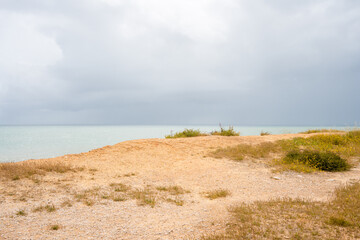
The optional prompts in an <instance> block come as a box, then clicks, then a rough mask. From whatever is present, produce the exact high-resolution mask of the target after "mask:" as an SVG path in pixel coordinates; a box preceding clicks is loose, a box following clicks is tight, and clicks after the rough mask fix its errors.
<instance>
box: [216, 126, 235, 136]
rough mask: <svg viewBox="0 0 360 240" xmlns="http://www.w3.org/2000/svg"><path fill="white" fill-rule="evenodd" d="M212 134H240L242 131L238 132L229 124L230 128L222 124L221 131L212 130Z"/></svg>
mask: <svg viewBox="0 0 360 240" xmlns="http://www.w3.org/2000/svg"><path fill="white" fill-rule="evenodd" d="M211 135H219V136H240V132H236V131H235V130H234V127H233V126H229V129H227V130H226V129H224V128H222V127H221V126H220V132H219V131H213V132H211Z"/></svg>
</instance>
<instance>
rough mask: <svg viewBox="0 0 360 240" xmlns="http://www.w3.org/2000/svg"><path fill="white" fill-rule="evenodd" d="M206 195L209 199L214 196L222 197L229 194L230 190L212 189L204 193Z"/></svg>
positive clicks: (214, 197)
mask: <svg viewBox="0 0 360 240" xmlns="http://www.w3.org/2000/svg"><path fill="white" fill-rule="evenodd" d="M205 194H206V195H205V196H206V197H207V198H209V199H210V200H213V199H216V198H224V197H227V196H229V195H230V192H229V191H228V190H225V189H217V190H213V191H209V192H206V193H205Z"/></svg>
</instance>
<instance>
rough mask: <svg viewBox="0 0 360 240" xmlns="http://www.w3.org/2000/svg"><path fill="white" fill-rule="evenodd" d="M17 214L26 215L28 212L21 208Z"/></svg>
mask: <svg viewBox="0 0 360 240" xmlns="http://www.w3.org/2000/svg"><path fill="white" fill-rule="evenodd" d="M16 215H18V216H26V215H27V213H26V212H25V210H19V211H17V213H16Z"/></svg>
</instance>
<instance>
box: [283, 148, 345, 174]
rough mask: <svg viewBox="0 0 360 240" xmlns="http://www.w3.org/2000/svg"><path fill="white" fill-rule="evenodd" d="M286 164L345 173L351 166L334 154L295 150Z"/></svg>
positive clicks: (287, 156) (289, 154)
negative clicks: (298, 164) (303, 165)
mask: <svg viewBox="0 0 360 240" xmlns="http://www.w3.org/2000/svg"><path fill="white" fill-rule="evenodd" d="M284 162H285V163H294V162H295V163H302V164H305V165H308V166H309V167H312V168H316V169H319V170H323V171H330V172H336V171H345V170H348V169H349V164H348V163H347V162H346V160H344V159H342V158H341V157H340V156H339V155H337V154H335V153H332V152H319V151H310V150H304V151H300V150H293V151H290V152H288V153H287V154H286V156H285V158H284Z"/></svg>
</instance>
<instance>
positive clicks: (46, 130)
mask: <svg viewBox="0 0 360 240" xmlns="http://www.w3.org/2000/svg"><path fill="white" fill-rule="evenodd" d="M185 128H187V129H199V130H200V131H203V132H211V131H214V130H219V129H220V128H219V126H199V125H196V126H189V125H186V126H171V125H169V126H158V125H156V126H123V125H121V126H108V125H106V126H0V162H18V161H23V160H28V159H41V158H51V157H57V156H62V155H65V154H72V153H81V152H88V151H90V150H92V149H96V148H100V147H103V146H106V145H113V144H116V143H119V142H123V141H129V140H134V139H147V138H164V137H165V135H168V134H171V133H176V132H178V131H183V130H184V129H185ZM224 128H227V127H224ZM329 128H332V129H339V130H348V129H349V128H348V127H336V126H335V127H334V126H250V127H249V126H234V130H235V131H239V132H240V135H241V136H249V135H259V134H260V133H261V132H262V131H263V132H269V133H271V134H285V133H298V132H302V131H306V130H309V129H329Z"/></svg>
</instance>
